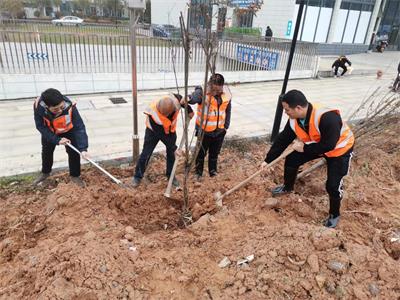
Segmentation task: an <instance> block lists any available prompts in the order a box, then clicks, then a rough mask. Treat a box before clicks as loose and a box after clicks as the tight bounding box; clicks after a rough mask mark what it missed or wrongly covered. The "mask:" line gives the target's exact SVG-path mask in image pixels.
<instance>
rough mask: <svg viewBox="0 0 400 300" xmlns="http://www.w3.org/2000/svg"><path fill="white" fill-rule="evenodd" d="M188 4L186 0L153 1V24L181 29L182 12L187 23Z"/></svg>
mask: <svg viewBox="0 0 400 300" xmlns="http://www.w3.org/2000/svg"><path fill="white" fill-rule="evenodd" d="M187 3H188V1H185V0H151V23H153V24H171V25H174V26H176V27H180V25H179V16H180V13H181V12H182V13H183V17H184V18H185V22H186V14H187ZM168 19H169V20H168Z"/></svg>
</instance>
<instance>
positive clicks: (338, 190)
mask: <svg viewBox="0 0 400 300" xmlns="http://www.w3.org/2000/svg"><path fill="white" fill-rule="evenodd" d="M352 156H353V150H352V149H351V150H349V151H348V152H347V153H345V154H343V155H342V156H339V157H325V159H326V162H327V166H328V168H327V173H328V174H327V175H328V177H327V179H326V183H325V188H326V191H327V192H328V194H329V213H330V214H333V215H334V216H338V215H340V201H341V200H342V197H343V177H344V176H346V175H347V174H348V171H349V167H350V159H351V157H352ZM319 157H320V156H313V155H306V154H304V153H300V152H296V151H295V152H293V153H291V154H290V155H288V156H287V157H286V160H285V173H286V170H292V169H296V170H298V168H299V167H300V166H301V165H303V164H305V163H306V162H309V161H311V160H314V159H317V158H319ZM285 175H286V174H285ZM285 177H286V176H285Z"/></svg>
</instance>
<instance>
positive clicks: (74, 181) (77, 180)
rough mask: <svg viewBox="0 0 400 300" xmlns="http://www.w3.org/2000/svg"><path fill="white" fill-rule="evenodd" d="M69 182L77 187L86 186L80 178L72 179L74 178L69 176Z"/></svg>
mask: <svg viewBox="0 0 400 300" xmlns="http://www.w3.org/2000/svg"><path fill="white" fill-rule="evenodd" d="M71 181H72V182H73V183H75V184H76V185H77V186H79V187H82V188H83V187H85V186H86V184H85V182H84V181H83V180H82V178H80V177H74V176H71Z"/></svg>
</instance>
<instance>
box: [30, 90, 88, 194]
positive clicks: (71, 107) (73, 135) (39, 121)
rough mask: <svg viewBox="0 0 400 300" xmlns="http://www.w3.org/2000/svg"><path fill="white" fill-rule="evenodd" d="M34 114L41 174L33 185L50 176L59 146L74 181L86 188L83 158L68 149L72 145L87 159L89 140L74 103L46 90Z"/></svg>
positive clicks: (56, 92)
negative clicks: (83, 178)
mask: <svg viewBox="0 0 400 300" xmlns="http://www.w3.org/2000/svg"><path fill="white" fill-rule="evenodd" d="M33 110H34V117H35V124H36V128H37V130H39V132H40V134H41V136H42V173H41V174H40V176H39V177H38V178H37V179H36V180H35V181H34V185H37V184H38V183H40V182H42V181H44V180H45V179H46V178H48V177H49V176H50V172H51V169H52V167H53V154H54V149H55V148H56V146H57V145H65V149H66V151H67V154H68V165H69V174H70V176H71V180H72V181H73V182H74V183H76V184H77V185H79V186H81V187H83V186H84V185H85V184H84V182H83V181H82V179H81V178H80V175H81V161H80V155H79V154H78V153H77V152H75V151H74V150H72V149H71V148H70V147H68V146H67V144H72V145H73V146H75V147H76V148H77V149H78V150H79V151H81V152H82V156H83V157H84V158H85V157H87V156H88V154H87V148H88V136H87V134H86V128H85V124H84V123H83V121H82V118H81V116H80V115H79V112H78V109H77V108H76V105H75V103H73V102H71V100H69V99H68V98H67V97H65V96H63V95H62V94H61V93H60V92H59V91H58V90H56V89H47V90H46V91H44V92H43V93H42V95H41V96H40V97H39V98H37V99H36V101H35V103H34V105H33Z"/></svg>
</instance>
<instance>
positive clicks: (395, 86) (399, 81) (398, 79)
mask: <svg viewBox="0 0 400 300" xmlns="http://www.w3.org/2000/svg"><path fill="white" fill-rule="evenodd" d="M399 88H400V73H398V74H397V76H396V79H395V80H394V83H393V89H394V90H396V91H397V90H398V89H399Z"/></svg>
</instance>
